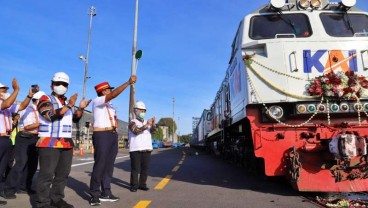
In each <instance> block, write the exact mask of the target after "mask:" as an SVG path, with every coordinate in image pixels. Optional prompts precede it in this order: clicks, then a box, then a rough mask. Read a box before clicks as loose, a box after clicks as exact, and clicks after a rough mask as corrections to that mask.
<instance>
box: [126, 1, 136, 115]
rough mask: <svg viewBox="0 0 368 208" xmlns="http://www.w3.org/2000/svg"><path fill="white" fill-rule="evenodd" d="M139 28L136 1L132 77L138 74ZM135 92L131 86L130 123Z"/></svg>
mask: <svg viewBox="0 0 368 208" xmlns="http://www.w3.org/2000/svg"><path fill="white" fill-rule="evenodd" d="M137 28H138V0H135V18H134V32H133V33H134V34H133V48H132V68H131V75H136V73H137V67H136V64H137V59H136V52H137ZM134 91H135V86H134V84H131V85H130V95H129V121H128V122H130V121H131V120H132V119H133V115H134V114H133V113H134V112H133V106H134Z"/></svg>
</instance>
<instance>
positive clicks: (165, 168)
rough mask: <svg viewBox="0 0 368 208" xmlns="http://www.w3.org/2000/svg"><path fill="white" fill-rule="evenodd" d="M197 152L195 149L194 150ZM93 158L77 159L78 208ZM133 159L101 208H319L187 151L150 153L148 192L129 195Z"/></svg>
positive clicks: (18, 202)
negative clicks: (108, 200) (112, 199)
mask: <svg viewBox="0 0 368 208" xmlns="http://www.w3.org/2000/svg"><path fill="white" fill-rule="evenodd" d="M192 152H193V150H192ZM92 165H93V156H92V155H91V154H85V155H84V156H79V155H78V156H76V157H74V161H73V168H72V172H71V174H70V178H69V181H68V187H67V188H66V198H65V200H66V201H68V202H70V203H72V204H73V205H74V206H75V207H76V208H84V207H91V206H89V203H88V200H89V194H88V187H89V180H90V173H91V170H92ZM129 171H130V159H129V156H128V152H127V151H126V150H122V151H120V152H119V154H118V157H117V160H116V164H115V170H114V179H113V181H112V191H113V193H114V195H116V196H119V197H120V198H121V199H120V201H118V202H102V204H101V206H100V207H107V208H109V207H123V208H125V207H127V208H132V207H136V208H144V207H149V208H174V207H175V208H197V207H198V208H199V207H200V208H223V207H227V208H246V207H252V208H253V207H262V208H268V207H270V208H271V207H272V208H274V207H282V208H285V207H298V208H304V207H318V206H316V205H314V204H312V203H309V202H307V201H306V200H305V199H303V198H302V197H300V195H299V194H298V193H297V192H295V191H293V190H292V189H291V187H290V186H288V185H287V184H286V185H285V184H284V183H282V182H280V181H277V180H271V181H270V180H265V179H264V178H263V177H257V176H252V175H249V174H247V173H245V170H244V169H243V168H240V167H236V166H235V165H234V164H229V163H228V162H226V161H222V160H220V159H218V158H215V157H214V156H210V155H206V154H202V153H199V155H195V154H190V151H189V149H188V148H184V149H159V150H155V151H154V153H153V154H152V161H151V170H150V175H149V178H148V186H149V187H150V188H151V190H150V191H147V192H145V191H138V192H136V193H131V192H130V191H129V189H128V188H129V178H130V172H129ZM7 201H8V205H7V206H6V207H9V208H27V207H32V204H34V195H31V196H28V195H25V194H21V195H17V199H15V200H7Z"/></svg>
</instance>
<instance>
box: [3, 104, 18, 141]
mask: <svg viewBox="0 0 368 208" xmlns="http://www.w3.org/2000/svg"><path fill="white" fill-rule="evenodd" d="M2 103H3V100H0V106H1V104H2ZM18 110H19V105H17V104H13V105H11V106H10V107H9V108H6V109H4V110H0V135H5V134H7V135H9V134H8V133H9V132H11V131H12V124H13V118H12V113H16V112H18Z"/></svg>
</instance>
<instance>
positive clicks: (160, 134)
mask: <svg viewBox="0 0 368 208" xmlns="http://www.w3.org/2000/svg"><path fill="white" fill-rule="evenodd" d="M152 138H155V139H157V140H159V141H162V140H164V133H163V132H162V129H161V128H160V127H158V128H157V131H156V132H155V133H154V134H152Z"/></svg>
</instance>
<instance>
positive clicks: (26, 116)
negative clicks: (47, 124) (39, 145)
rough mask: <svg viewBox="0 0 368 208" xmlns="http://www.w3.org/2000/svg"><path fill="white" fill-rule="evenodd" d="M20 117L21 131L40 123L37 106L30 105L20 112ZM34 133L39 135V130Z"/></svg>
mask: <svg viewBox="0 0 368 208" xmlns="http://www.w3.org/2000/svg"><path fill="white" fill-rule="evenodd" d="M19 116H20V118H19V129H21V130H23V129H24V127H25V126H28V125H31V124H34V123H39V122H40V117H39V113H38V110H37V106H36V105H34V104H31V105H29V106H28V107H27V108H26V109H25V110H22V111H19ZM32 132H33V133H37V130H36V131H32Z"/></svg>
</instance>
